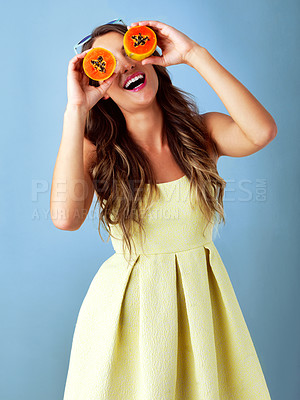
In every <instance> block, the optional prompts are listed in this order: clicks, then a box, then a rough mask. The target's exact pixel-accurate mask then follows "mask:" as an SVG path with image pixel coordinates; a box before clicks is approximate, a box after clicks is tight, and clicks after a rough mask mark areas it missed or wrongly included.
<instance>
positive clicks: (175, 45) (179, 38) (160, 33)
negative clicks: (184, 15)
mask: <svg viewBox="0 0 300 400" xmlns="http://www.w3.org/2000/svg"><path fill="white" fill-rule="evenodd" d="M137 25H147V26H149V28H151V29H153V31H154V32H155V34H156V36H157V45H158V46H159V47H160V48H161V50H162V55H161V56H150V57H147V58H145V59H144V60H142V61H141V63H142V65H146V64H157V65H161V66H163V67H168V66H169V65H175V64H181V63H183V64H186V63H187V56H188V54H189V52H190V51H191V50H192V49H193V48H194V47H195V46H198V44H197V43H196V42H195V41H194V40H192V39H190V38H189V37H188V36H186V35H185V34H184V33H182V32H180V31H178V30H177V29H175V28H173V27H172V26H170V25H167V24H164V23H162V22H159V21H139V22H133V23H132V24H131V25H130V26H128V29H129V28H131V27H133V26H137Z"/></svg>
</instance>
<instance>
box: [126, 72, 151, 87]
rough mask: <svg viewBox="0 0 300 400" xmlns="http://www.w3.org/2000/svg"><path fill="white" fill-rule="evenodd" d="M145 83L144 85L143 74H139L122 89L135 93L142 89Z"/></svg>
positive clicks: (144, 77)
mask: <svg viewBox="0 0 300 400" xmlns="http://www.w3.org/2000/svg"><path fill="white" fill-rule="evenodd" d="M145 83H146V76H145V74H140V75H138V76H135V77H134V78H132V79H130V80H129V81H128V82H127V83H126V85H125V86H124V89H125V90H132V91H136V90H137V89H141V88H142V87H144V86H145Z"/></svg>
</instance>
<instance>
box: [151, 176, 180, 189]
mask: <svg viewBox="0 0 300 400" xmlns="http://www.w3.org/2000/svg"><path fill="white" fill-rule="evenodd" d="M185 177H186V175H183V176H182V177H180V178H178V179H175V180H174V181H169V182H161V183H156V185H157V186H162V185H169V184H171V183H175V182H178V181H181V180H182V179H184V178H185ZM145 185H150V183H146V184H145Z"/></svg>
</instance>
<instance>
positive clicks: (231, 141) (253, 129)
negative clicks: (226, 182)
mask: <svg viewBox="0 0 300 400" xmlns="http://www.w3.org/2000/svg"><path fill="white" fill-rule="evenodd" d="M185 60H186V64H187V65H189V66H191V67H193V68H195V69H196V70H197V71H198V72H199V74H200V75H201V76H202V77H203V78H204V79H205V80H206V82H207V83H208V84H209V85H210V86H211V87H212V88H213V89H214V91H215V92H216V93H217V95H218V96H219V97H220V99H221V100H222V102H223V104H224V106H225V107H226V109H227V110H228V112H229V114H230V116H229V115H226V114H222V113H217V112H210V113H206V114H204V117H205V118H206V121H207V125H208V128H209V130H210V133H211V136H212V139H213V140H214V142H215V143H216V147H217V149H218V153H219V156H221V155H226V156H232V157H243V156H247V155H249V154H252V153H255V152H256V151H258V150H260V149H261V148H263V147H264V146H266V145H267V144H268V143H269V142H270V141H271V140H273V139H274V137H275V136H276V134H277V126H276V123H275V121H274V119H273V117H272V116H271V115H270V114H269V112H268V111H267V110H266V109H265V108H264V107H263V106H262V105H261V104H260V103H259V102H258V101H257V99H256V98H255V97H254V96H253V95H252V94H251V93H250V92H249V91H248V90H247V88H246V87H245V86H243V85H242V83H241V82H239V81H238V80H237V79H236V78H235V77H234V76H233V75H232V74H231V73H230V72H228V71H227V70H226V69H225V68H224V67H223V66H222V65H221V64H219V63H218V61H216V60H215V59H214V57H213V56H212V55H211V54H210V53H209V52H208V50H206V49H205V48H204V47H201V46H199V45H198V44H196V43H195V45H194V46H193V47H192V49H191V50H190V51H189V52H188V53H187V54H186V58H185Z"/></svg>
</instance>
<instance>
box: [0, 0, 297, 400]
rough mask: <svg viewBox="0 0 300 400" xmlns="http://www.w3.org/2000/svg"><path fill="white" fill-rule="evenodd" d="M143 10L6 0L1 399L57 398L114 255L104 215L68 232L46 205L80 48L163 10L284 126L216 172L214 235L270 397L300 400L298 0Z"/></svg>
mask: <svg viewBox="0 0 300 400" xmlns="http://www.w3.org/2000/svg"><path fill="white" fill-rule="evenodd" d="M137 8H138V7H136V4H134V5H131V4H130V3H129V2H123V1H118V0H116V1H114V2H108V1H105V0H104V1H102V2H101V5H100V3H99V2H98V1H95V0H91V1H90V2H89V3H85V2H82V1H77V0H72V1H64V2H62V1H57V0H54V1H51V2H48V3H41V2H34V1H27V2H21V1H15V2H6V3H5V4H3V5H2V17H1V24H0V29H1V44H2V46H1V65H0V68H1V89H2V90H1V92H2V96H1V120H0V122H1V168H0V174H1V189H2V195H1V196H0V206H1V232H0V234H1V241H0V247H1V248H0V250H1V251H0V254H1V258H0V260H1V279H0V302H1V309H0V310H1V331H0V343H1V352H0V353H1V361H0V362H1V365H0V368H1V386H0V398H1V400H20V399H22V400H54V399H55V400H58V399H62V397H63V391H64V385H65V380H66V375H67V368H68V362H69V355H70V350H71V343H72V336H73V330H74V327H75V323H76V319H77V315H78V312H79V308H80V305H81V303H82V300H83V298H84V296H85V294H86V292H87V290H88V287H89V284H90V283H91V281H92V279H93V277H94V275H95V274H96V272H97V270H98V269H99V267H100V266H101V264H102V262H104V261H105V260H106V259H107V258H108V257H109V256H111V255H112V254H113V248H112V245H111V242H109V243H106V242H102V241H101V238H100V237H99V235H98V232H97V227H98V221H97V213H96V214H95V216H94V217H93V216H92V215H89V217H88V218H87V220H86V221H85V223H84V224H83V226H82V227H81V229H79V230H78V231H72V232H69V231H61V230H59V229H57V228H55V226H54V225H53V223H52V220H51V218H50V211H49V209H50V188H51V181H52V174H53V169H54V164H55V161H56V156H57V152H58V148H59V144H60V139H61V134H62V124H63V114H64V110H65V107H66V102H67V82H66V78H67V68H68V63H69V60H70V59H71V58H72V57H73V56H74V54H73V45H74V44H75V42H77V41H78V40H79V39H81V38H82V37H84V36H85V35H87V34H88V33H90V32H91V30H92V29H93V28H94V27H96V26H97V25H100V24H102V23H104V22H106V21H109V20H111V19H113V18H118V17H121V18H123V19H124V21H125V23H128V24H129V23H131V22H135V21H139V20H143V19H152V20H159V21H162V22H165V23H167V24H169V25H172V26H174V27H175V28H176V29H178V30H180V31H182V32H184V33H185V34H187V35H188V36H190V37H191V38H192V39H193V40H195V41H196V42H198V43H199V44H200V45H202V46H204V47H206V48H207V49H208V50H209V51H210V53H211V54H212V55H213V56H214V57H215V58H216V59H217V60H218V61H219V62H220V63H221V64H222V65H223V66H224V67H225V68H226V69H227V70H229V71H230V72H231V73H232V74H233V75H234V76H235V77H236V78H237V79H239V80H240V81H241V82H242V83H243V84H244V85H245V86H246V87H247V88H248V89H249V90H250V91H251V93H252V94H253V95H254V96H255V97H256V98H257V99H258V100H259V101H260V102H261V104H262V105H263V106H264V107H265V108H266V109H267V110H268V111H269V112H270V113H271V114H272V116H273V117H274V119H275V121H276V123H277V127H278V134H277V137H276V138H275V139H274V140H273V141H272V142H271V143H270V144H269V145H268V146H267V147H265V148H264V149H262V150H261V151H259V152H258V153H256V154H253V155H251V156H248V157H243V158H231V157H221V158H220V160H219V162H218V171H219V174H220V175H221V176H222V177H223V178H224V179H225V180H226V181H227V182H228V183H227V189H226V191H225V199H224V206H225V213H226V214H225V215H226V219H227V223H226V225H225V227H222V228H221V229H220V230H219V235H218V236H216V237H215V239H214V242H215V244H216V246H217V248H218V250H219V253H220V255H221V257H222V259H223V261H224V264H225V266H226V268H227V271H228V273H229V276H230V279H231V282H232V285H233V287H234V290H235V292H236V295H237V298H238V301H239V304H240V306H241V309H242V311H243V314H244V317H245V320H246V322H247V325H248V327H249V330H250V333H251V337H252V339H253V342H254V344H255V347H256V350H257V353H258V356H259V359H260V362H261V366H262V368H263V371H264V374H265V378H266V381H267V384H268V387H269V390H270V393H271V397H272V400H282V399H284V400H296V399H299V398H300V383H299V372H300V357H299V351H300V346H299V337H300V329H299V278H300V276H299V261H298V260H299V256H300V255H299V239H298V235H297V232H298V225H299V220H300V219H299V150H300V149H299V139H298V136H299V123H300V121H299V115H300V114H299V90H300V85H299V77H298V76H299V75H298V74H299V70H300V65H299V25H298V26H297V23H298V22H299V9H300V4H299V2H297V1H296V0H286V1H285V2H282V1H278V0H272V1H271V0H252V1H251V2H246V1H243V2H241V1H238V0H229V1H226V2H224V1H221V0H210V1H206V2H204V1H186V2H184V3H183V2H182V1H178V0H172V1H170V0H169V1H167V2H162V1H156V0H154V1H152V3H151V10H152V11H151V12H147V11H145V13H142V12H138V11H137ZM168 70H169V72H170V74H171V77H172V79H173V83H174V84H175V85H176V86H178V87H180V88H182V89H184V90H186V91H188V92H190V93H192V94H193V95H194V96H195V97H196V99H197V104H198V105H199V110H200V112H208V111H219V112H223V113H227V114H228V112H227V110H226V109H225V107H224V105H223V103H222V102H221V100H220V99H219V98H218V96H217V95H216V93H215V92H214V90H213V89H212V88H211V87H210V86H209V85H208V84H207V83H206V81H205V80H204V79H203V78H202V77H201V76H200V75H199V74H198V73H197V71H196V70H194V69H192V68H191V67H189V66H187V65H175V66H170V67H168ZM260 185H262V186H261V187H260ZM37 189H38V191H39V193H38V195H37V196H35V194H36V191H37ZM264 196H265V197H264ZM94 202H95V198H94ZM93 204H94V203H93ZM92 209H93V205H92V208H91V210H92ZM90 214H91V213H90ZM102 233H103V236H104V237H105V238H107V235H106V232H105V231H104V230H103V229H102Z"/></svg>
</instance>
